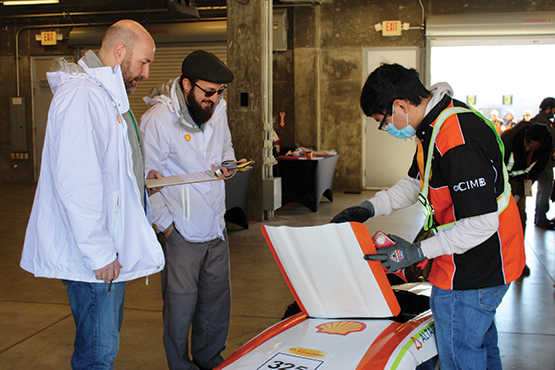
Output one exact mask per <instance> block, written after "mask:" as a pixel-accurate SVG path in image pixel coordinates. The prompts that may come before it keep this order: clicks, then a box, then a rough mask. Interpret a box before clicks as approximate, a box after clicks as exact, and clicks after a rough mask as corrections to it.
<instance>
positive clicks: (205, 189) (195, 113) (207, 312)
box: [141, 50, 235, 369]
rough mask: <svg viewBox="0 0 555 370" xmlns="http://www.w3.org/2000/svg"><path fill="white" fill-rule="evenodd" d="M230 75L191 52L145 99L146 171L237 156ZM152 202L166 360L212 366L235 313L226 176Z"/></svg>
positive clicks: (209, 164) (182, 170)
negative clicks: (160, 256) (160, 258)
mask: <svg viewBox="0 0 555 370" xmlns="http://www.w3.org/2000/svg"><path fill="white" fill-rule="evenodd" d="M232 81H233V73H232V72H231V71H230V70H229V68H228V67H227V66H226V65H225V64H224V63H223V62H222V61H221V60H220V59H218V58H217V57H216V56H215V55H214V54H212V53H209V52H206V51H203V50H197V51H194V52H192V53H191V54H189V55H187V57H186V58H185V59H184V60H183V63H182V66H181V76H180V77H177V78H175V79H174V80H172V81H169V83H168V84H166V85H165V86H163V87H162V88H161V90H160V91H161V94H159V95H157V96H152V97H150V98H149V99H147V100H148V101H150V104H151V105H152V107H151V108H150V109H149V110H148V111H147V112H146V113H145V114H144V115H143V117H142V120H141V130H142V135H143V139H144V149H145V159H146V168H147V170H150V169H157V168H159V169H160V170H161V172H162V174H163V175H165V176H173V175H180V174H186V173H195V172H200V171H210V170H213V169H214V167H219V166H220V164H221V163H222V162H223V161H226V160H235V153H234V150H233V146H232V142H231V135H230V131H229V127H228V123H227V113H226V102H225V100H224V99H223V98H222V94H223V92H224V91H225V89H226V87H227V85H226V84H229V83H231V82H232ZM222 171H223V174H224V176H230V175H231V174H230V173H228V171H227V170H226V169H225V168H222ZM149 202H150V204H151V206H152V213H153V215H154V217H153V220H154V224H155V225H156V227H157V228H158V229H159V230H161V231H162V232H163V237H162V239H163V241H164V243H163V245H164V252H165V255H166V261H167V265H166V269H165V270H164V271H163V276H162V296H163V300H164V308H163V313H164V315H163V319H164V347H165V349H166V358H167V361H168V365H169V367H170V369H212V368H214V367H216V366H217V365H218V364H219V363H221V362H222V361H223V357H222V355H221V353H222V351H223V350H224V348H225V344H226V338H227V332H228V328H229V314H230V280H229V273H230V272H229V249H228V238H227V233H226V229H225V221H224V213H225V185H224V182H223V181H212V182H203V183H195V184H187V185H179V186H171V187H166V188H164V189H163V190H162V191H161V192H159V193H156V194H154V195H152V196H151V197H150V198H149ZM189 329H191V357H192V358H191V357H190V356H189V342H188V338H189Z"/></svg>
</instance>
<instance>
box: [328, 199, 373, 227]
mask: <svg viewBox="0 0 555 370" xmlns="http://www.w3.org/2000/svg"><path fill="white" fill-rule="evenodd" d="M373 216H374V206H373V205H372V203H371V202H370V201H368V200H365V201H364V202H362V203H361V204H360V205H358V206H354V207H349V208H347V209H344V210H343V211H341V212H339V213H338V214H336V215H335V217H334V218H332V219H331V221H330V222H331V223H334V224H339V223H342V222H351V221H354V222H364V221H366V220H368V219H369V218H370V217H373Z"/></svg>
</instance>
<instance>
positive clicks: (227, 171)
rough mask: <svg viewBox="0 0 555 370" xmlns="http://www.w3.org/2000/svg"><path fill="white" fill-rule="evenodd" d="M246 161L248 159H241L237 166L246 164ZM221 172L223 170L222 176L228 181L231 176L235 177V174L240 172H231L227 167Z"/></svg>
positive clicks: (222, 168) (223, 167)
mask: <svg viewBox="0 0 555 370" xmlns="http://www.w3.org/2000/svg"><path fill="white" fill-rule="evenodd" d="M246 161H247V158H241V159H239V160H238V161H237V164H240V163H245V162H246ZM221 170H222V175H223V176H224V178H226V179H227V178H228V177H230V176H233V175H235V172H237V171H238V170H229V169H227V168H226V167H225V166H222V167H221Z"/></svg>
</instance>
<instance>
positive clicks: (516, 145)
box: [501, 122, 551, 277]
mask: <svg viewBox="0 0 555 370" xmlns="http://www.w3.org/2000/svg"><path fill="white" fill-rule="evenodd" d="M501 139H502V140H503V145H504V147H505V164H506V166H507V171H508V172H509V183H510V184H511V192H512V194H513V197H514V198H515V201H516V202H517V205H518V210H519V213H520V220H521V222H522V231H523V232H525V231H526V195H527V194H526V193H527V192H528V191H529V189H530V188H531V186H532V182H534V181H536V180H537V178H538V176H539V175H540V174H541V173H542V172H543V170H544V169H545V167H546V165H547V164H548V163H549V161H550V160H551V136H550V134H549V132H548V131H547V129H546V127H545V126H541V125H536V124H531V123H527V122H521V123H520V124H517V125H516V126H515V127H514V128H513V129H512V130H509V131H505V132H504V133H503V135H501ZM529 275H530V268H529V267H528V265H526V266H525V267H524V270H523V271H522V277H526V276H529Z"/></svg>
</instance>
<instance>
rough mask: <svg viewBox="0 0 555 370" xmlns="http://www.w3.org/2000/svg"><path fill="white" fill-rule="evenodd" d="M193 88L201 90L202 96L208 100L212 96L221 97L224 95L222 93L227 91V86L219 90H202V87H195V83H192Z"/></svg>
mask: <svg viewBox="0 0 555 370" xmlns="http://www.w3.org/2000/svg"><path fill="white" fill-rule="evenodd" d="M193 86H196V87H198V88H199V89H201V90H202V91H203V92H204V96H205V97H207V98H209V97H211V96H213V95H214V94H218V96H220V95H222V94H223V93H224V91H225V90H226V89H227V86H224V87H222V88H221V89H219V90H204V89H203V88H202V87H200V86H199V85H197V83H196V82H194V83H193Z"/></svg>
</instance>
